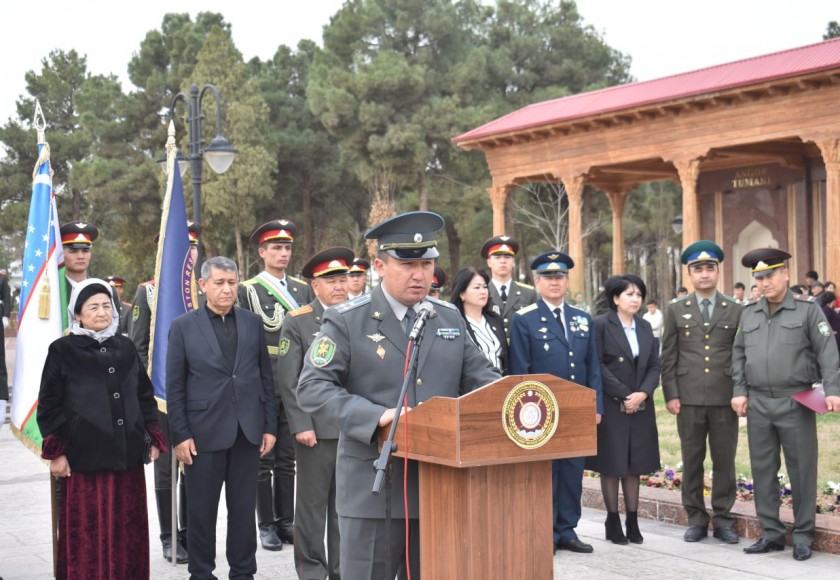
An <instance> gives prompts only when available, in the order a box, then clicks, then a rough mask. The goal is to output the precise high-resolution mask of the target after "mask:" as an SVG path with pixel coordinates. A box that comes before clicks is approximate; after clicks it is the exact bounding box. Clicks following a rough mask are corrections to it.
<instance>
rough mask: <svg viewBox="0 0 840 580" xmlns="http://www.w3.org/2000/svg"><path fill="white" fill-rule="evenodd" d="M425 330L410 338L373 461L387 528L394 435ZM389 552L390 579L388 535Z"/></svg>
mask: <svg viewBox="0 0 840 580" xmlns="http://www.w3.org/2000/svg"><path fill="white" fill-rule="evenodd" d="M425 330H426V326H425V324H424V325H423V329H422V330H421V332H420V333H419V334H418V335H417V338H416V339H411V338H409V341H408V348H409V349H410V350H409V353H408V357H409V358H408V367H407V371H406V373H405V376H404V377H403V384H402V388H401V389H400V398H399V401H398V403H397V407H396V414H395V415H394V420H393V421H391V429H390V430H389V431H388V438H387V439H386V440H385V443H383V444H382V451H381V452H380V453H379V459H377V460H376V461H374V463H373V467H374V469H376V478H375V479H374V480H373V489H372V490H371V493H372V494H373V495H379V494H380V493H381V492H382V482H383V480H385V525H386V527H387V529H390V528H391V476H392V475H393V470H392V469H391V467H392V466H391V454H392V453H394V452H395V451H396V450H397V444H396V443H394V437H395V435H396V433H397V424H398V423H399V421H400V415H402V410H403V408H404V407H405V396H406V393H408V385H409V384H411V383H413V382H414V380H415V377H416V376H417V354H418V353H419V352H420V348H419V347H420V342H422V340H423V334H424V333H425ZM386 475H387V477H386ZM405 517H406V519H408V513H406V514H405ZM407 542H408V538H406V550H407V549H408V543H407ZM387 554H388V555H387V557H386V561H385V568H386V578H388V579H390V578H393V577H394V575H393V574H392V573H391V539H390V536H389V537H388V552H387ZM406 565H407V564H406ZM408 574H409V576H410V574H411V573H410V572H408Z"/></svg>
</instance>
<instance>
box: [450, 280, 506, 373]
mask: <svg viewBox="0 0 840 580" xmlns="http://www.w3.org/2000/svg"><path fill="white" fill-rule="evenodd" d="M489 283H490V276H489V275H488V274H487V272H485V271H484V270H478V269H476V268H472V267H468V268H462V269H461V270H460V271H459V272H458V273H457V274H456V275H455V280H454V281H453V282H452V298H451V299H450V302H452V304H454V305H455V307H456V308H457V309H458V312H460V313H461V316H462V317H463V318H464V320H465V321H466V323H467V332H469V333H470V337H471V338H472V340H473V342H474V343H475V344H476V345H477V346H478V348H479V349H480V350H481V352H482V353H484V356H486V357H487V360H489V361H490V363H491V364H492V365H493V366H494V367H496V368H497V369H498V370H499V372H501V373H502V375H507V373H508V360H509V359H508V343H507V338H506V337H505V326H504V323H503V322H502V317H501V316H499V315H498V314H496V313H494V312H493V310H492V309H491V305H490V290H489V289H488V286H487V285H488V284H489Z"/></svg>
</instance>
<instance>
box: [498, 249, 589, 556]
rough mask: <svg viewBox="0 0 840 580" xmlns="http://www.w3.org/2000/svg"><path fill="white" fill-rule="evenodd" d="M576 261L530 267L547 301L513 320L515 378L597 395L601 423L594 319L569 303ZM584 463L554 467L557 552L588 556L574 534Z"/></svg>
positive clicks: (555, 255)
mask: <svg viewBox="0 0 840 580" xmlns="http://www.w3.org/2000/svg"><path fill="white" fill-rule="evenodd" d="M574 265H575V264H574V262H573V261H572V259H571V258H570V257H569V256H567V255H566V254H564V253H562V252H556V251H550V252H545V253H543V254H540V255H539V256H537V257H536V258H534V261H533V262H531V270H532V271H533V273H534V282H535V283H536V286H537V289H538V290H539V292H540V295H541V296H542V298H541V299H540V300H539V301H537V303H536V304H532V305H530V306H526V307H525V308H522V309H520V310H519V311H518V312H517V313H516V314H515V315H514V316H513V323H512V324H511V327H510V333H509V334H508V337H509V339H510V374H511V375H526V374H532V373H549V374H552V375H554V376H556V377H560V378H561V379H566V380H568V381H571V382H573V383H577V384H579V385H583V386H584V387H589V388H590V389H594V390H595V392H596V393H597V396H596V401H597V403H596V415H597V416H596V417H593V420H594V421H598V422H600V420H601V415H603V413H604V407H603V401H602V395H601V365H600V363H599V361H598V349H597V345H596V343H595V329H594V327H593V324H592V317H591V316H590V315H589V314H587V313H586V312H584V311H583V310H578V309H577V308H573V307H572V306H570V305H568V304H566V303H565V302H564V298H565V296H566V291H567V290H568V288H569V280H568V274H569V270H570V269H571V268H573V267H574ZM583 466H584V458H583V457H576V458H572V459H556V460H554V461H553V462H552V486H553V497H554V546H555V549H564V550H571V551H573V552H581V553H589V552H592V546H591V545H589V544H585V543H583V542H582V541H580V539H578V537H577V534H576V533H575V527H577V524H578V521H579V520H580V514H581V508H580V499H581V494H582V493H583Z"/></svg>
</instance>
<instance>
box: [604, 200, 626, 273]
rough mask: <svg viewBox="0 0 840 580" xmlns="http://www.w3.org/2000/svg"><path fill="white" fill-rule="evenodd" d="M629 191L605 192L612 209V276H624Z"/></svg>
mask: <svg viewBox="0 0 840 580" xmlns="http://www.w3.org/2000/svg"><path fill="white" fill-rule="evenodd" d="M627 194H628V191H627V190H617V191H605V192H604V195H606V196H607V199H608V200H609V202H610V208H611V209H612V226H613V245H612V250H613V251H612V274H613V275H615V274H624V202H625V201H627Z"/></svg>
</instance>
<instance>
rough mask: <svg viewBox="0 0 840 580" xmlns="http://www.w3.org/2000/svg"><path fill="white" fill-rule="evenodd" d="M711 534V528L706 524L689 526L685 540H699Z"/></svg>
mask: <svg viewBox="0 0 840 580" xmlns="http://www.w3.org/2000/svg"><path fill="white" fill-rule="evenodd" d="M708 535H709V530H708V528H706V527H705V526H689V528H688V529H687V530H686V531H685V535H684V536H683V540H685V541H686V542H699V541H700V540H702V539H703V538H705V537H706V536H708Z"/></svg>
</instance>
